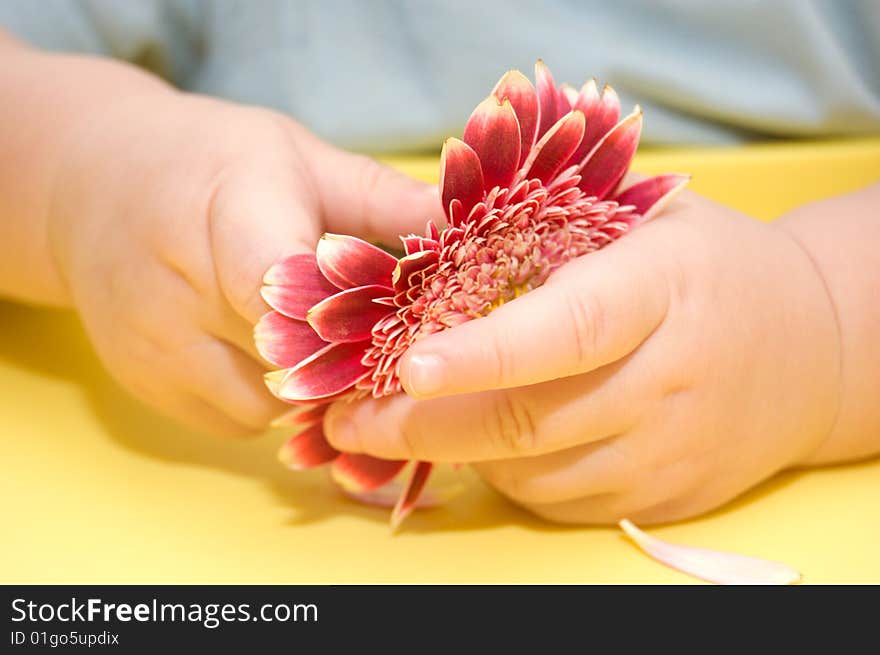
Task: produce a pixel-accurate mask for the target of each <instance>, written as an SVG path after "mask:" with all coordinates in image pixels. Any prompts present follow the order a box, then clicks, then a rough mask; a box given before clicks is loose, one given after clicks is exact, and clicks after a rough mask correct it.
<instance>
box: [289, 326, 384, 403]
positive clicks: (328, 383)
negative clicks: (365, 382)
mask: <svg viewBox="0 0 880 655" xmlns="http://www.w3.org/2000/svg"><path fill="white" fill-rule="evenodd" d="M370 343H371V342H370V341H359V342H354V343H334V344H331V345H329V346H327V347H326V348H323V349H322V350H319V351H318V352H316V353H315V354H314V355H312V356H311V357H309V358H308V359H306V360H304V361H302V362H300V364H299V365H297V366H296V367H295V368H292V369H289V370H288V371H287V375H285V376H284V379H283V380H282V381H281V384H280V385H279V387H278V393H277V394H276V395H277V396H278V397H279V398H281V399H282V400H294V401H296V400H317V399H319V398H326V397H328V396H333V395H335V394H338V393H341V392H343V391H345V390H347V389H349V388H351V387H352V386H354V385H355V384H356V383H357V382H358V381H359V380H360V379H361V378H363V377H364V376H365V375H368V374H369V372H370V369H369V368H367V367H366V366H364V365H363V364H362V363H361V358H363V356H364V351H365V350H366V348H368V347H369V345H370Z"/></svg>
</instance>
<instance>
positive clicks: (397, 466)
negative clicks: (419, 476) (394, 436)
mask: <svg viewBox="0 0 880 655" xmlns="http://www.w3.org/2000/svg"><path fill="white" fill-rule="evenodd" d="M404 466H406V460H389V459H379V458H378V457H371V456H370V455H362V454H360V453H342V454H341V455H340V456H339V457H338V458H337V459H336V460H335V461H334V462H333V467H332V468H331V469H330V474H331V475H332V476H333V480H334V481H335V482H336V483H337V484H338V485H339V486H340V487H342V488H343V489H345V490H346V491H350V492H352V493H362V492H364V491H372V490H374V489H377V488H378V487H381V486H383V485H386V484H388V483H389V482H391V481H392V480H393V479H394V477H395V476H396V475H397V474H398V473H400V470H401V469H402V468H403V467H404Z"/></svg>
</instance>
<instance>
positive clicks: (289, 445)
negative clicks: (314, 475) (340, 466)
mask: <svg viewBox="0 0 880 655" xmlns="http://www.w3.org/2000/svg"><path fill="white" fill-rule="evenodd" d="M338 456H339V451H338V450H336V449H335V448H334V447H333V446H331V445H330V443H329V442H328V441H327V439H326V438H325V437H324V426H323V425H321V424H320V423H318V424H317V425H313V426H311V427H308V428H306V429H305V430H303V431H302V432H300V433H299V434H297V435H294V436H293V437H291V438H290V439H288V440H287V442H286V443H285V444H284V445H283V446H281V449H280V450H279V451H278V459H279V461H280V462H281V463H282V464H284V465H285V466H286V467H287V468H290V469H293V470H295V471H301V470H303V469H310V468H315V467H316V466H321V465H322V464H326V463H327V462H332V461H333V460H334V459H336V457H338Z"/></svg>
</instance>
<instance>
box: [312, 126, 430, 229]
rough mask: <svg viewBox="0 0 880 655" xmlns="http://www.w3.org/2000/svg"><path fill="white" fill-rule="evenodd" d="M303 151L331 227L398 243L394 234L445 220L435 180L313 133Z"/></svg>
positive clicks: (323, 212)
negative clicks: (418, 177) (429, 181)
mask: <svg viewBox="0 0 880 655" xmlns="http://www.w3.org/2000/svg"><path fill="white" fill-rule="evenodd" d="M304 154H305V155H306V156H307V157H308V158H309V162H308V163H309V167H310V170H311V173H312V177H313V180H314V183H315V186H316V189H315V190H316V191H317V193H318V197H319V199H320V204H321V208H322V214H323V216H322V217H323V219H324V224H325V225H326V227H327V229H328V230H329V231H330V232H339V233H343V234H352V235H354V236H359V237H361V238H364V239H368V240H377V241H381V242H383V243H386V244H388V245H391V246H399V245H400V240H399V238H398V237H399V236H401V235H404V234H409V233H413V232H414V233H417V234H422V233H424V231H425V223H426V222H427V221H429V220H433V221H434V222H435V223H437V225H438V227H442V226H443V225H445V221H446V219H445V216H444V213H443V208H442V206H441V204H440V196H439V194H438V192H437V187H436V185H429V184H426V183H424V182H420V181H418V180H414V179H413V178H411V177H409V176H407V175H404V174H403V173H401V172H399V171H396V170H394V169H393V168H391V167H390V166H386V165H384V164H380V163H379V162H377V161H376V160H374V159H372V158H370V157H366V156H363V155H355V154H352V153H349V152H345V151H343V150H339V149H338V148H334V147H332V146H330V145H328V144H326V143H324V142H322V141H319V140H318V139H315V138H313V139H310V140H309V144H308V147H307V149H306V152H305V153H304Z"/></svg>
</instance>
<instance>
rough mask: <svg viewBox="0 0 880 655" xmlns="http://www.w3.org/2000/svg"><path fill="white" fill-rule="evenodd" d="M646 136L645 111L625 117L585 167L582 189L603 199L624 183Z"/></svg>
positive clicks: (582, 176) (585, 162)
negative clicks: (643, 135) (641, 140)
mask: <svg viewBox="0 0 880 655" xmlns="http://www.w3.org/2000/svg"><path fill="white" fill-rule="evenodd" d="M641 133H642V110H641V109H639V108H638V107H637V108H636V110H635V111H634V112H633V113H632V114H630V115H629V116H627V117H626V118H624V119H623V120H622V121H620V123H618V124H617V126H616V127H615V128H614V129H613V130H611V131H610V132H609V133H608V134H606V135H605V137H604V138H603V139H602V140H601V141H599V143H598V144H597V145H596V147H595V148H593V151H592V152H591V153H590V154H588V155H587V157H586V159H585V160H584V162H583V163H582V164H581V181H580V184H578V186H579V187H580V188H581V189H582V190H583V191H584V192H585V193H586V194H587V195H590V196H596V197H597V198H599V199H600V200H601V199H602V198H604V197H605V196H606V195H607V194H608V193H609V192H611V191H612V190H613V189H614V187H616V186H617V183H618V182H620V180H621V178H622V177H623V176H624V174H625V173H626V171H627V170H628V169H629V165H630V162H631V161H632V158H633V155H634V154H635V152H636V148H637V147H638V145H639V136H640V135H641Z"/></svg>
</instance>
